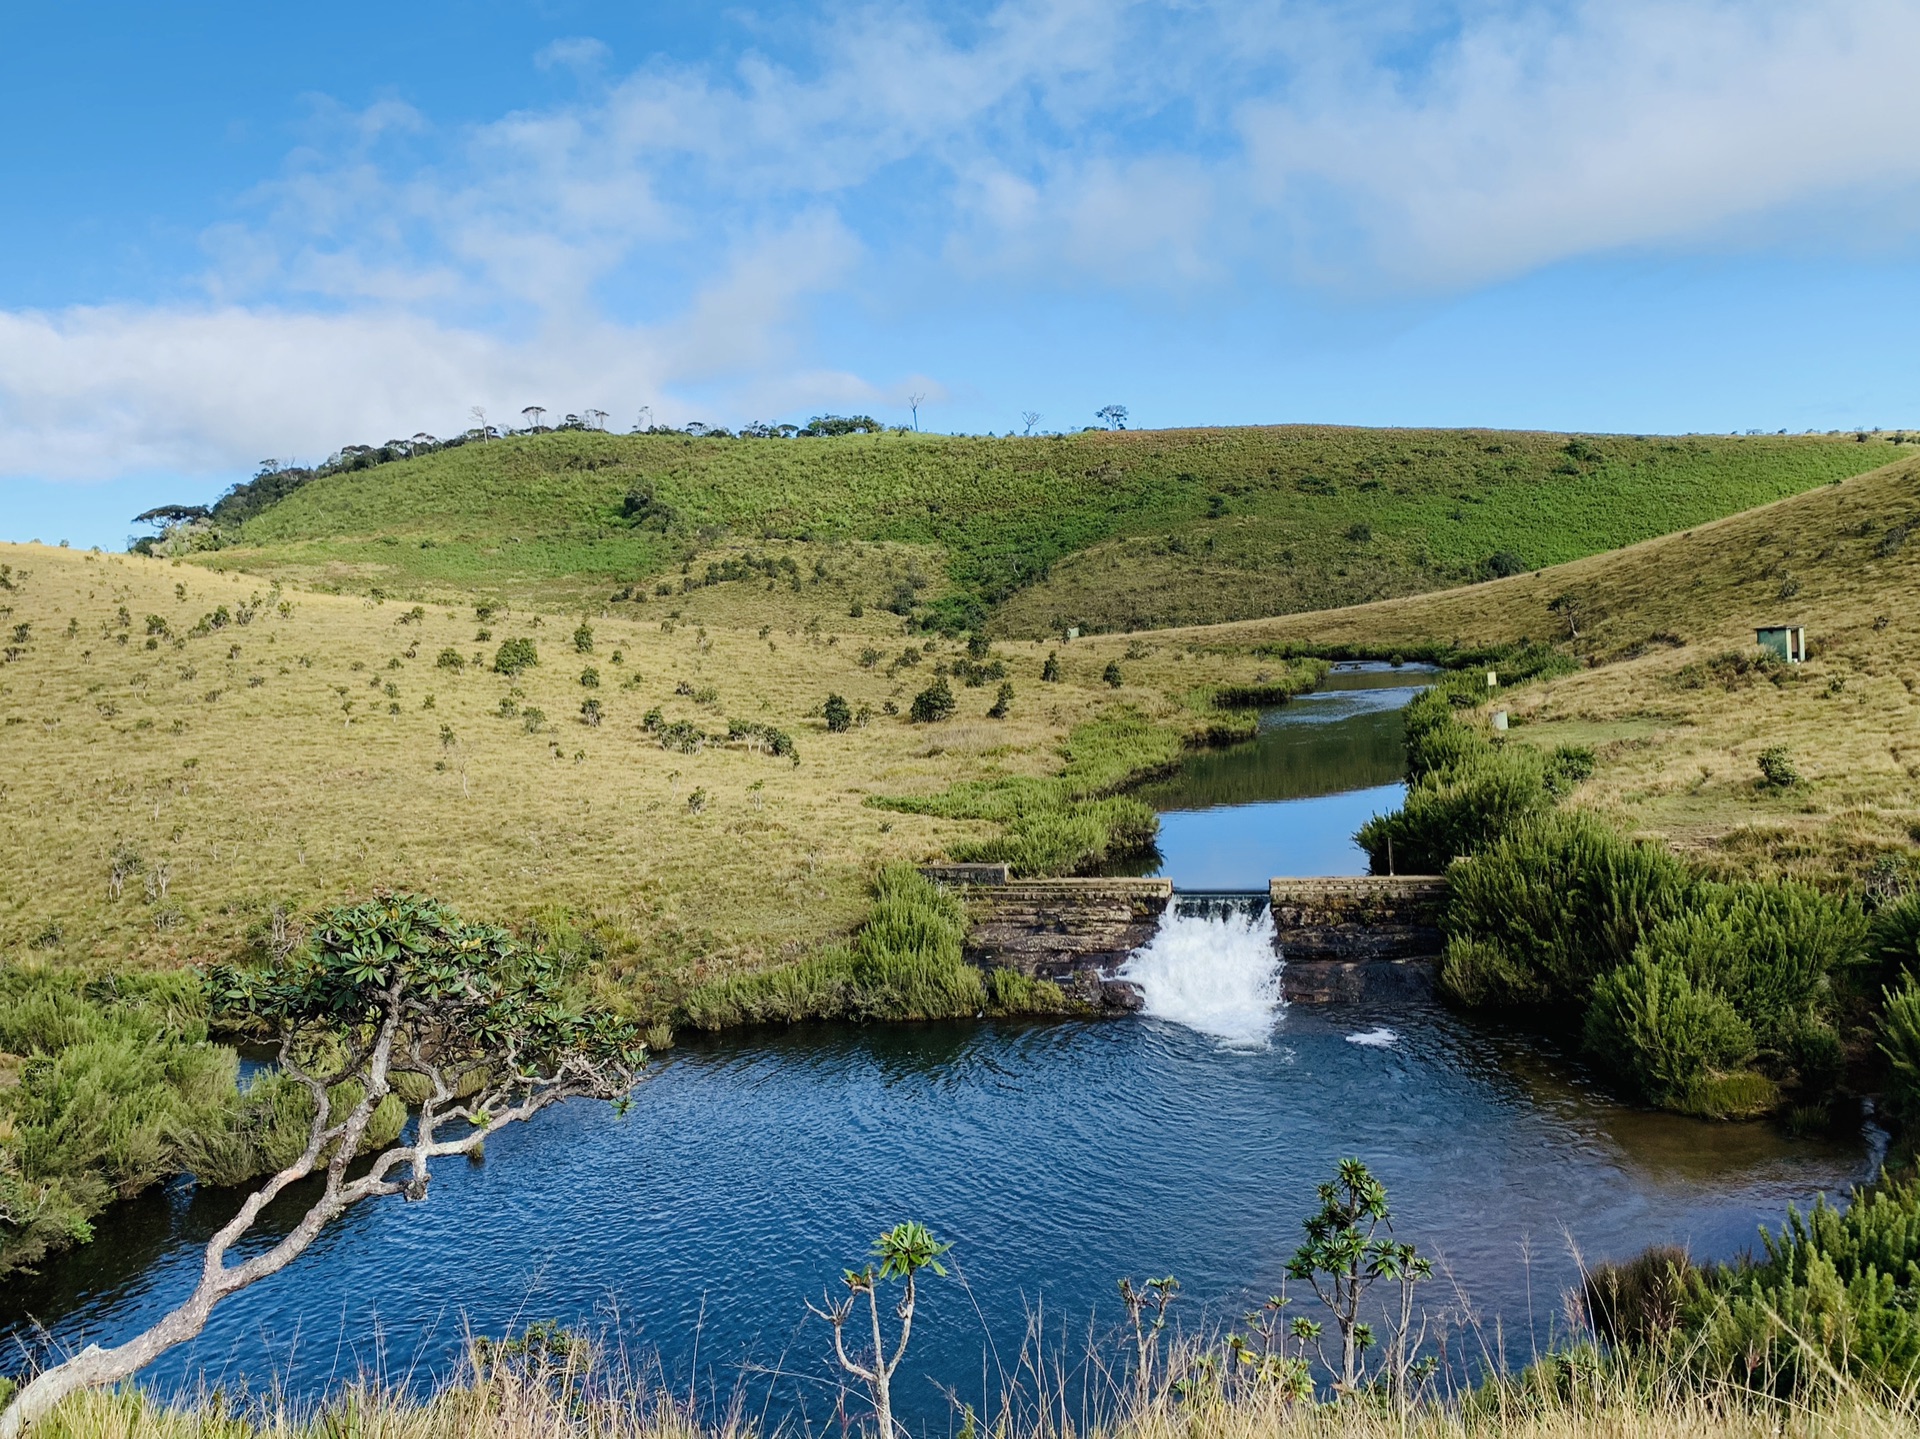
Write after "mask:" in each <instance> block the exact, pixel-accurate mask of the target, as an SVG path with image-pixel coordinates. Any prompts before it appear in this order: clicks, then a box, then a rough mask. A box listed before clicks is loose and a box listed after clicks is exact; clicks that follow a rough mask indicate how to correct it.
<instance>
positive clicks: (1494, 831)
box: [1359, 674, 1920, 1117]
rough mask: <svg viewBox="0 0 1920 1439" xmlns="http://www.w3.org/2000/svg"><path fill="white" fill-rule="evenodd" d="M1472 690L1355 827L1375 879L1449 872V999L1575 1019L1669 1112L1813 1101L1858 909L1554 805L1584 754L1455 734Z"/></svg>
mask: <svg viewBox="0 0 1920 1439" xmlns="http://www.w3.org/2000/svg"><path fill="white" fill-rule="evenodd" d="M1478 678H1479V677H1478V675H1477V674H1475V675H1471V676H1462V677H1458V678H1455V679H1453V680H1449V681H1446V682H1443V683H1441V684H1439V685H1436V686H1434V687H1433V688H1432V689H1430V690H1428V691H1427V692H1426V693H1425V694H1423V695H1421V696H1420V697H1419V698H1418V699H1416V700H1415V701H1414V702H1413V704H1412V705H1410V706H1409V707H1408V712H1407V734H1406V744H1407V761H1408V770H1409V776H1410V778H1409V784H1408V791H1407V799H1406V803H1405V806H1404V807H1403V808H1402V809H1401V810H1399V811H1398V812H1396V813H1394V814H1391V815H1387V816H1383V817H1381V818H1378V819H1375V820H1372V821H1370V822H1369V823H1368V824H1367V826H1366V827H1365V828H1363V829H1362V830H1361V832H1360V835H1359V839H1360V842H1361V843H1362V844H1363V845H1364V846H1365V847H1366V848H1367V850H1368V851H1369V853H1370V854H1371V855H1372V856H1373V860H1374V868H1375V869H1376V870H1385V869H1386V868H1387V867H1388V863H1389V860H1390V861H1391V863H1393V865H1394V867H1395V868H1397V869H1398V870H1400V871H1402V872H1419V871H1426V872H1429V873H1437V872H1439V871H1441V870H1445V871H1446V872H1447V873H1448V875H1449V878H1450V881H1451V884H1450V899H1449V904H1448V910H1447V915H1446V921H1445V928H1446V933H1447V949H1446V955H1445V958H1444V960H1443V964H1442V969H1441V986H1442V989H1443V990H1444V992H1445V993H1446V994H1447V995H1448V996H1449V997H1450V998H1452V999H1453V1000H1454V1001H1455V1002H1457V1003H1460V1004H1463V1005H1467V1006H1469V1007H1491V1008H1503V1009H1528V1010H1533V1011H1535V1012H1537V1013H1540V1014H1543V1015H1547V1016H1551V1017H1554V1018H1557V1019H1559V1020H1561V1021H1563V1022H1565V1023H1567V1024H1569V1025H1572V1026H1574V1027H1577V1028H1578V1029H1579V1031H1580V1032H1581V1033H1582V1035H1583V1038H1584V1042H1585V1046H1586V1048H1587V1050H1588V1052H1589V1053H1590V1054H1591V1055H1592V1056H1593V1058H1594V1059H1595V1061H1596V1062H1597V1063H1598V1064H1600V1065H1601V1066H1602V1067H1603V1068H1604V1069H1606V1070H1607V1071H1609V1072H1610V1073H1611V1074H1612V1075H1613V1077H1614V1078H1615V1080H1616V1081H1617V1082H1618V1083H1619V1084H1620V1085H1621V1087H1622V1088H1623V1089H1625V1090H1626V1091H1627V1092H1629V1093H1631V1094H1633V1095H1634V1096H1635V1097H1637V1098H1639V1099H1641V1100H1644V1101H1645V1102H1647V1103H1650V1104H1655V1105H1659V1106H1661V1107H1663V1108H1669V1109H1676V1110H1681V1111H1683V1112H1687V1113H1695V1114H1702V1115H1713V1116H1722V1117H1725V1116H1734V1115H1743V1114H1755V1113H1761V1112H1764V1111H1767V1110H1770V1109H1773V1108H1775V1107H1777V1106H1778V1104H1779V1103H1780V1101H1781V1097H1782V1090H1783V1087H1790V1088H1793V1089H1796V1090H1797V1091H1798V1092H1799V1095H1800V1096H1801V1098H1802V1099H1803V1100H1804V1101H1805V1102H1807V1103H1810V1104H1814V1105H1822V1104H1824V1103H1826V1101H1827V1100H1828V1099H1829V1098H1830V1096H1831V1095H1832V1093H1833V1090H1834V1088H1835V1086H1836V1085H1837V1084H1838V1083H1839V1082H1840V1079H1841V1071H1842V1068H1843V1063H1844V1056H1843V1051H1842V1045H1841V1040H1840V1036H1839V1034H1838V1032H1837V1030H1836V1028H1835V1025H1834V1022H1833V1021H1834V1015H1835V1011H1836V1001H1835V991H1836V987H1839V988H1842V989H1847V988H1852V987H1853V985H1852V984H1851V983H1850V976H1851V975H1852V972H1853V971H1854V970H1855V969H1856V968H1857V967H1858V965H1859V964H1860V963H1861V961H1862V960H1863V958H1864V957H1865V953H1864V950H1863V945H1864V943H1865V940H1866V935H1867V919H1866V916H1865V914H1864V913H1863V912H1862V910H1861V908H1860V906H1859V904H1858V903H1857V902H1854V901H1851V900H1839V899H1835V898H1833V897H1831V896H1829V895H1825V894H1822V893H1820V892H1818V891H1816V890H1813V889H1810V888H1808V887H1806V886H1804V885H1799V884H1793V883H1760V882H1754V881H1743V882H1740V883H1735V884H1723V883H1717V882H1714V881H1711V880H1709V879H1707V878H1706V877H1704V876H1703V875H1702V874H1701V873H1699V871H1698V870H1696V869H1695V868H1694V867H1693V866H1692V865H1690V864H1688V863H1687V862H1686V861H1684V860H1682V859H1680V858H1679V857H1678V856H1677V855H1675V854H1673V853H1672V852H1671V851H1669V850H1667V849H1666V848H1665V847H1663V846H1660V845H1656V844H1648V843H1638V842H1635V841H1632V840H1628V839H1626V838H1624V837H1622V836H1620V835H1619V834H1617V833H1615V832H1614V831H1613V830H1612V829H1610V828H1609V827H1608V826H1607V825H1605V824H1604V823H1602V822H1601V821H1600V820H1598V819H1596V818H1594V817H1592V816H1590V815H1583V814H1579V813H1568V812H1562V811H1559V810H1557V809H1556V808H1555V801H1556V799H1557V798H1558V797H1559V796H1561V795H1563V794H1565V793H1567V792H1568V791H1569V790H1571V788H1572V787H1573V786H1574V785H1576V784H1577V783H1578V782H1579V781H1580V780H1581V779H1583V778H1585V777H1586V776H1587V775H1589V774H1591V772H1592V766H1593V755H1592V752H1591V751H1589V750H1579V749H1564V748H1563V749H1561V750H1557V751H1555V752H1553V753H1552V754H1543V753H1541V752H1540V751H1539V750H1537V749H1534V748H1532V747H1530V746H1524V745H1511V746H1509V745H1503V744H1499V743H1497V742H1496V739H1495V737H1493V736H1490V735H1488V734H1486V733H1485V732H1483V731H1482V730H1481V728H1480V727H1479V726H1478V725H1475V724H1468V723H1464V722H1462V720H1461V719H1460V718H1459V715H1460V714H1461V713H1462V712H1463V711H1466V710H1468V709H1470V708H1472V707H1473V706H1474V705H1475V703H1476V702H1477V701H1478V699H1479V698H1480V696H1481V694H1482V693H1484V691H1483V690H1481V689H1480V688H1479V687H1478V686H1476V685H1475V684H1474V681H1475V680H1476V679H1478ZM1901 912H1902V913H1904V911H1901ZM1890 913H1891V912H1890ZM1895 923H1896V921H1895V920H1893V919H1891V918H1889V920H1888V921H1887V924H1888V925H1889V926H1890V927H1889V928H1888V930H1887V933H1888V935H1889V936H1890V937H1889V939H1888V940H1887V941H1886V942H1887V944H1888V945H1889V946H1890V947H1891V948H1892V949H1893V950H1894V951H1895V952H1896V953H1898V952H1899V951H1900V950H1901V948H1902V946H1903V945H1904V944H1920V918H1916V920H1915V921H1914V929H1915V931H1916V935H1915V937H1914V938H1913V939H1911V940H1909V939H1904V938H1902V937H1901V936H1900V934H1898V933H1896V931H1895V929H1894V928H1892V927H1891V926H1893V925H1895ZM1892 967H1893V966H1891V965H1889V966H1888V968H1889V969H1891V968H1892ZM1915 1056H1916V1059H1920V1037H1917V1042H1916V1049H1915ZM1916 1078H1917V1079H1920V1075H1917V1076H1916ZM1916 1108H1920V1104H1917V1105H1916Z"/></svg>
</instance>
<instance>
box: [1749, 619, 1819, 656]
mask: <svg viewBox="0 0 1920 1439" xmlns="http://www.w3.org/2000/svg"><path fill="white" fill-rule="evenodd" d="M1753 642H1754V643H1755V644H1757V645H1759V646H1760V647H1761V648H1762V649H1769V650H1772V651H1773V652H1774V653H1775V654H1777V655H1779V656H1780V658H1781V659H1783V660H1785V661H1786V662H1787V663H1788V664H1790V665H1797V664H1799V663H1800V662H1801V661H1802V660H1804V659H1805V658H1806V657H1807V627H1806V626H1805V625H1761V626H1760V627H1759V628H1758V629H1756V630H1755V631H1754V632H1753Z"/></svg>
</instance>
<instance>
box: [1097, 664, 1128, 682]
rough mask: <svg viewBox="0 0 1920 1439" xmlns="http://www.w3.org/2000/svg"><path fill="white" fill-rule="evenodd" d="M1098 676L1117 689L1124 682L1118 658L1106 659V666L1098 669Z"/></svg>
mask: <svg viewBox="0 0 1920 1439" xmlns="http://www.w3.org/2000/svg"><path fill="white" fill-rule="evenodd" d="M1100 678H1101V679H1103V680H1105V681H1106V682H1107V684H1108V685H1110V686H1112V687H1113V688H1114V689H1119V688H1120V686H1121V685H1123V684H1125V683H1126V679H1125V677H1124V676H1122V675H1121V673H1120V661H1119V660H1108V661H1107V667H1106V668H1105V669H1103V670H1101V671H1100Z"/></svg>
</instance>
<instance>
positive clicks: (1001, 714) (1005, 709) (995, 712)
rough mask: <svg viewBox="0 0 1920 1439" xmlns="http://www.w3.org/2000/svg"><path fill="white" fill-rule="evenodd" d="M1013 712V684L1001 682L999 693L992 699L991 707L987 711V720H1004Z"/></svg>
mask: <svg viewBox="0 0 1920 1439" xmlns="http://www.w3.org/2000/svg"><path fill="white" fill-rule="evenodd" d="M1012 710H1013V684H1012V682H1011V681H1004V680H1003V681H1002V682H1001V685H1000V692H999V693H998V694H996V695H995V696H994V697H993V707H992V708H991V709H989V710H988V711H987V718H988V719H1005V718H1006V717H1007V715H1008V714H1009V713H1011V712H1012Z"/></svg>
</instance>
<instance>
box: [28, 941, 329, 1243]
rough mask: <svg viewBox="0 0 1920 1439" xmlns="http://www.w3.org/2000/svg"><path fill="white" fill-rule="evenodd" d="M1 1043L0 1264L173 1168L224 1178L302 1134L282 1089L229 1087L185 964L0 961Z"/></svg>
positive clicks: (87, 1231)
mask: <svg viewBox="0 0 1920 1439" xmlns="http://www.w3.org/2000/svg"><path fill="white" fill-rule="evenodd" d="M0 1053H4V1054H7V1055H13V1056H17V1057H18V1064H19V1067H18V1082H17V1083H13V1084H8V1085H4V1086H0V1273H5V1272H6V1271H8V1270H10V1269H13V1268H17V1267H19V1266H20V1265H23V1264H32V1263H34V1262H35V1261H36V1260H38V1259H39V1258H40V1257H41V1256H42V1255H44V1254H46V1253H47V1252H48V1251H50V1250H53V1249H59V1248H63V1247H65V1246H66V1245H68V1244H73V1243H82V1242H85V1241H86V1240H87V1239H88V1238H89V1237H91V1233H92V1231H91V1228H90V1226H89V1223H88V1221H89V1220H90V1219H91V1217H92V1216H93V1215H94V1214H95V1213H97V1212H98V1211H99V1210H100V1209H101V1208H103V1207H104V1206H105V1205H106V1204H108V1203H109V1202H110V1201H112V1200H113V1199H116V1198H123V1197H127V1196H130V1195H133V1194H137V1193H139V1192H140V1191H141V1190H143V1189H145V1188H146V1187H147V1186H149V1185H151V1184H153V1183H155V1182H157V1181H158V1180H160V1179H163V1178H165V1177H166V1176H168V1175H171V1174H179V1173H185V1172H192V1173H196V1174H198V1175H200V1177H202V1178H203V1179H205V1180H207V1181H208V1182H210V1183H216V1184H230V1183H236V1182H238V1181H240V1180H242V1179H246V1178H249V1177H251V1176H253V1175H255V1174H257V1173H260V1172H261V1171H262V1170H263V1169H264V1168H266V1167H267V1166H268V1164H269V1163H271V1162H272V1161H273V1160H274V1159H276V1158H277V1157H278V1156H279V1155H280V1154H282V1153H284V1152H285V1151H286V1148H287V1145H288V1144H289V1143H293V1142H295V1141H294V1140H293V1139H291V1138H289V1137H288V1136H291V1135H297V1137H298V1139H300V1140H304V1137H305V1134H306V1128H305V1126H306V1112H305V1107H304V1106H305V1103H306V1101H305V1099H304V1096H303V1095H300V1096H291V1097H290V1091H291V1086H289V1085H286V1084H285V1083H284V1082H283V1081H281V1080H279V1079H277V1078H274V1077H271V1076H268V1077H263V1078H262V1079H260V1080H256V1081H255V1083H254V1084H253V1085H252V1086H251V1087H250V1088H249V1089H248V1090H247V1091H246V1092H245V1093H244V1094H243V1093H242V1092H241V1091H239V1090H238V1088H237V1087H236V1084H235V1076H236V1074H237V1073H238V1066H239V1061H238V1059H237V1058H236V1056H235V1055H234V1052H233V1051H232V1050H231V1049H229V1048H227V1047H225V1046H223V1045H217V1044H214V1043H212V1042H210V1041H209V1039H208V1037H207V1023H206V1004H205V1000H204V998H203V997H202V994H201V990H200V980H199V978H198V976H197V975H195V974H193V973H191V972H187V971H181V972H176V973H173V974H166V975H152V976H144V975H143V976H119V977H116V978H112V979H107V980H96V981H92V982H88V981H86V980H84V979H83V978H81V977H80V976H77V975H73V974H67V973H61V972H58V971H51V970H47V971H41V970H22V969H3V970H0Z"/></svg>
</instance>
